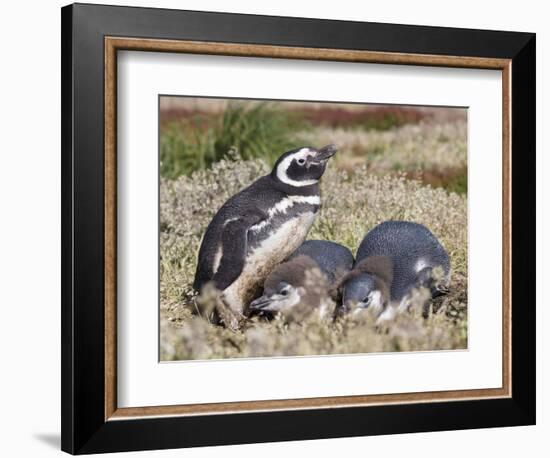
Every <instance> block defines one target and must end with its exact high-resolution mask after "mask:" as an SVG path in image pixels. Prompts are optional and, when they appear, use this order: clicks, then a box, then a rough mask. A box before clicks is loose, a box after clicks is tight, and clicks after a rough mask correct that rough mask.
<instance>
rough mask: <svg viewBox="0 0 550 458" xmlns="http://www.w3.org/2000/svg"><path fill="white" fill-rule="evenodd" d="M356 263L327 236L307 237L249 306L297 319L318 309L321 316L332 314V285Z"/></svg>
mask: <svg viewBox="0 0 550 458" xmlns="http://www.w3.org/2000/svg"><path fill="white" fill-rule="evenodd" d="M353 263H354V259H353V255H352V254H351V251H349V250H348V249H347V248H346V247H344V246H342V245H339V244H337V243H334V242H330V241H325V240H308V241H306V242H304V243H303V244H302V245H301V246H300V247H299V248H298V249H296V250H295V251H294V253H292V254H291V255H290V256H289V258H288V260H287V261H286V262H284V263H282V264H280V265H278V266H277V267H276V268H275V269H274V270H273V271H272V272H271V273H270V274H269V275H268V277H267V279H266V280H265V282H264V291H263V295H262V296H261V297H259V298H258V299H256V300H255V301H253V302H252V303H251V304H250V308H251V310H252V311H254V312H262V313H265V312H268V313H269V314H271V315H275V314H279V313H280V314H282V315H285V316H286V317H288V316H292V317H293V318H294V319H296V318H297V317H305V316H306V315H308V314H310V313H311V312H313V311H318V312H319V315H320V316H321V317H324V316H327V315H328V314H329V313H330V314H332V312H333V310H332V309H333V308H334V306H333V305H332V307H331V297H330V296H331V293H332V292H333V289H332V288H333V286H334V284H335V283H336V282H337V281H338V279H339V278H340V277H342V276H343V275H345V274H346V273H348V272H349V271H350V270H351V269H352V267H353ZM327 308H331V310H328V309H327Z"/></svg>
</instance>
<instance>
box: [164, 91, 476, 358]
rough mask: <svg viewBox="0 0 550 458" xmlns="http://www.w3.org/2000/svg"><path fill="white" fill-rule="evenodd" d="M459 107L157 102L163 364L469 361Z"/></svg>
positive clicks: (463, 139) (463, 114)
mask: <svg viewBox="0 0 550 458" xmlns="http://www.w3.org/2000/svg"><path fill="white" fill-rule="evenodd" d="M467 153H468V151H467V109H466V108H460V107H456V108H455V107H428V106H401V105H374V104H358V103H340V102H339V103H333V102H320V101H319V102H311V101H282V100H249V99H223V98H211V97H188V96H175V95H161V96H159V160H160V179H159V185H160V221H159V225H160V228H159V243H160V311H159V313H160V359H161V361H177V360H204V359H225V358H250V357H281V356H304V355H330V354H355V353H373V352H376V353H379V352H404V351H431V350H455V349H466V348H467V345H468V341H467V336H468V313H467V310H468V307H467V297H468V295H467V291H468V288H467V286H468V285H467V278H468V269H467V260H468V246H467V240H468V237H467V235H468V221H467V195H468V179H467V176H468V164H467V157H468V154H467Z"/></svg>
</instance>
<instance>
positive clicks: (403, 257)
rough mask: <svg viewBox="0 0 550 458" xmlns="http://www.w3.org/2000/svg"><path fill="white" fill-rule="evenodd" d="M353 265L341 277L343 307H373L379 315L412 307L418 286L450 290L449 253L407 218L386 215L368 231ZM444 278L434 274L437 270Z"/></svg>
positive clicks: (433, 291)
mask: <svg viewBox="0 0 550 458" xmlns="http://www.w3.org/2000/svg"><path fill="white" fill-rule="evenodd" d="M356 258H357V261H356V265H355V266H354V268H353V270H352V271H351V272H350V273H349V274H347V275H346V276H345V277H344V278H342V282H341V284H342V288H343V302H342V308H343V311H344V312H345V311H349V310H350V309H351V308H355V310H356V311H360V310H362V309H370V310H371V311H372V312H373V313H374V314H375V315H376V316H378V317H379V320H380V321H383V320H385V319H391V318H393V317H394V316H395V315H396V313H399V312H403V311H406V310H408V308H409V306H410V304H411V299H412V295H413V294H414V291H415V290H417V289H418V288H420V287H425V288H427V289H428V290H429V292H430V296H431V297H432V298H434V297H437V296H439V295H442V294H446V293H447V292H448V285H449V281H450V260H449V255H448V254H447V252H446V251H445V249H444V248H443V246H442V245H441V243H439V241H438V240H437V238H436V237H435V236H434V235H433V234H432V233H431V232H430V230H429V229H428V228H427V227H425V226H423V225H422V224H418V223H413V222H409V221H386V222H383V223H381V224H379V225H378V226H376V227H375V228H374V229H372V230H371V231H370V232H368V233H367V235H366V236H365V238H364V239H363V241H362V242H361V244H360V245H359V248H358V250H357V256H356ZM436 269H440V270H441V271H442V274H443V275H442V278H438V279H436V278H435V277H437V275H434V274H437V271H436Z"/></svg>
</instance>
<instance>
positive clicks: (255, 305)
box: [250, 296, 274, 310]
mask: <svg viewBox="0 0 550 458" xmlns="http://www.w3.org/2000/svg"><path fill="white" fill-rule="evenodd" d="M273 300H274V299H273V297H269V296H261V297H259V298H258V299H255V300H253V301H252V302H251V303H250V309H251V310H262V309H264V308H265V307H267V306H268V305H269V304H271V303H272V302H273Z"/></svg>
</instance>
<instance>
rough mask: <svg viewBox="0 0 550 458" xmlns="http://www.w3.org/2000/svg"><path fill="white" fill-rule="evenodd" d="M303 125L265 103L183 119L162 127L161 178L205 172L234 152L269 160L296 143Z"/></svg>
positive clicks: (230, 105)
mask: <svg viewBox="0 0 550 458" xmlns="http://www.w3.org/2000/svg"><path fill="white" fill-rule="evenodd" d="M303 128H304V124H303V123H301V122H300V121H299V120H297V119H296V118H295V117H293V116H292V115H291V114H289V113H286V112H283V111H282V110H280V109H278V108H276V107H275V106H273V105H271V104H269V103H257V104H240V103H237V102H233V103H230V104H229V105H228V106H227V108H226V109H225V110H224V111H223V114H222V115H221V116H220V117H214V116H206V115H204V114H201V113H198V114H197V115H196V116H186V117H185V118H184V119H183V120H180V121H179V122H178V121H172V122H169V123H167V125H164V126H163V127H162V129H161V136H160V158H161V176H163V177H167V178H176V177H178V176H180V175H187V174H189V173H192V172H193V171H196V170H201V169H206V168H208V167H210V166H211V165H212V164H213V163H214V162H216V161H219V160H220V159H222V158H223V157H224V156H226V155H227V152H228V151H236V152H238V153H239V155H240V157H242V158H243V159H252V158H258V157H261V158H263V159H265V160H267V161H273V160H274V159H276V156H278V155H279V154H280V152H281V151H286V150H288V149H291V148H292V147H293V146H294V145H295V144H296V136H295V133H296V132H297V131H299V130H301V129H303Z"/></svg>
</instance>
